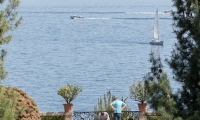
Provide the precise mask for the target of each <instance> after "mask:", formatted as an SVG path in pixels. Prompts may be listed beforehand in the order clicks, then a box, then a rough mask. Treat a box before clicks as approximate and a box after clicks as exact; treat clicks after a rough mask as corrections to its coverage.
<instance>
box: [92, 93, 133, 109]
mask: <svg viewBox="0 0 200 120" xmlns="http://www.w3.org/2000/svg"><path fill="white" fill-rule="evenodd" d="M113 97H114V95H112V94H111V92H110V91H109V92H107V94H104V97H103V99H102V98H101V97H100V98H98V104H97V106H94V111H108V112H109V111H111V112H113V110H112V108H111V107H110V103H112V102H113ZM126 99H127V98H123V97H122V98H121V101H123V102H124V103H125V102H126ZM130 110H131V109H130V108H129V107H128V105H127V107H126V108H124V111H130Z"/></svg>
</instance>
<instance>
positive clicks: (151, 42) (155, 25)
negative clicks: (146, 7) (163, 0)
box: [149, 9, 164, 45]
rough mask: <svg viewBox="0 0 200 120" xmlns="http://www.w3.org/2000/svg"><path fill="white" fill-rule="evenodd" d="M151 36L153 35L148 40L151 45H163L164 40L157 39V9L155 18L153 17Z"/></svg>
mask: <svg viewBox="0 0 200 120" xmlns="http://www.w3.org/2000/svg"><path fill="white" fill-rule="evenodd" d="M153 37H154V39H153V40H152V41H150V42H149V43H150V44H151V45H163V43H164V41H163V40H160V39H159V31H158V9H157V10H156V15H155V19H154V26H153Z"/></svg>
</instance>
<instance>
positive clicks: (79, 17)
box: [70, 15, 84, 19]
mask: <svg viewBox="0 0 200 120" xmlns="http://www.w3.org/2000/svg"><path fill="white" fill-rule="evenodd" d="M70 17H71V19H84V17H83V16H80V15H73V16H70Z"/></svg>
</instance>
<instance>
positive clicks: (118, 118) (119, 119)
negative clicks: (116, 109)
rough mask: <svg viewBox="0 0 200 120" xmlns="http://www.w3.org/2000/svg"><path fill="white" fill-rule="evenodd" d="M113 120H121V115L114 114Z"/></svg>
mask: <svg viewBox="0 0 200 120" xmlns="http://www.w3.org/2000/svg"><path fill="white" fill-rule="evenodd" d="M113 120H121V113H114V117H113Z"/></svg>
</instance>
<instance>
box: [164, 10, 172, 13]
mask: <svg viewBox="0 0 200 120" xmlns="http://www.w3.org/2000/svg"><path fill="white" fill-rule="evenodd" d="M172 12H173V10H167V11H164V13H172Z"/></svg>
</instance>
